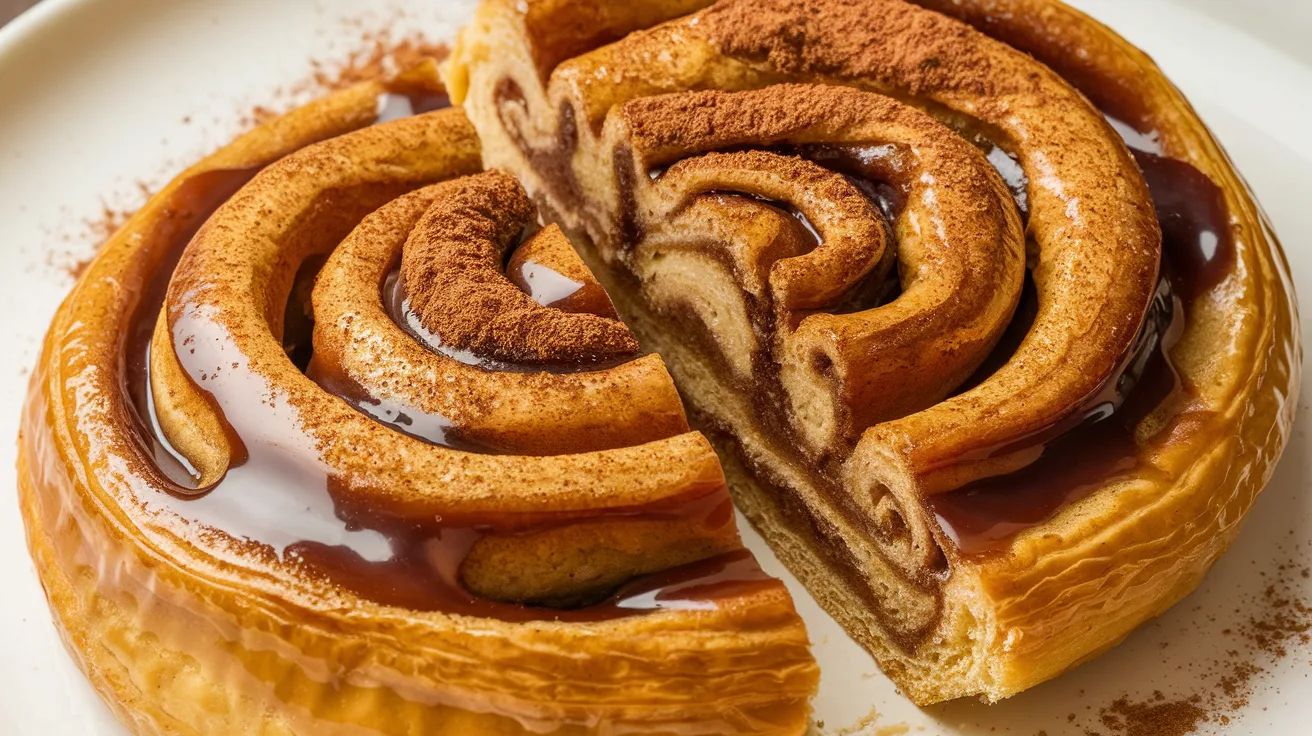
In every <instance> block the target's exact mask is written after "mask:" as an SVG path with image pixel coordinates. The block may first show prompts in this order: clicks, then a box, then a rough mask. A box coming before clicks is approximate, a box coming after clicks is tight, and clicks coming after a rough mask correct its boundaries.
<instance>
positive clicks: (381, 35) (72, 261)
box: [46, 20, 450, 280]
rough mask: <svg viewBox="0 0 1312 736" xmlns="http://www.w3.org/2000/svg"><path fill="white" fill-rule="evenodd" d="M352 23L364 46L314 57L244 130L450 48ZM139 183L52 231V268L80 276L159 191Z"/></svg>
mask: <svg viewBox="0 0 1312 736" xmlns="http://www.w3.org/2000/svg"><path fill="white" fill-rule="evenodd" d="M348 25H349V26H351V28H352V30H353V31H354V32H355V33H356V34H357V35H358V38H359V41H360V46H359V48H357V49H356V50H354V51H352V52H350V53H348V54H347V56H346V57H345V58H344V59H336V60H330V59H311V60H310V61H309V66H310V72H309V74H308V75H307V76H306V77H305V78H304V79H301V80H299V81H296V82H293V83H291V84H288V85H285V86H283V87H280V88H278V89H277V90H275V92H274V95H273V97H274V100H272V101H269V102H265V103H262V104H259V105H255V106H254V107H252V108H251V109H250V110H248V111H247V112H245V113H244V114H243V115H242V116H241V118H240V121H239V127H240V129H241V130H242V131H245V130H249V129H251V128H254V127H256V126H258V125H260V124H262V123H264V122H267V121H268V120H270V119H272V118H275V117H277V116H279V115H282V114H283V113H285V112H287V111H288V110H290V109H291V108H293V107H296V106H297V105H298V104H299V103H300V101H302V100H303V98H305V97H306V96H318V95H322V94H325V93H328V92H333V91H337V90H340V89H345V88H346V87H350V86H352V85H354V84H358V83H360V82H364V81H368V80H370V79H377V78H380V77H386V76H389V75H393V74H396V73H398V72H400V71H404V70H405V69H408V68H410V67H413V66H415V65H417V64H419V63H420V62H422V61H424V60H425V59H429V58H432V59H437V60H438V61H441V60H444V59H446V57H447V55H448V54H449V53H450V52H449V49H448V47H447V45H446V44H445V43H435V42H432V41H429V40H427V39H425V38H423V37H422V36H418V35H412V36H406V37H402V38H397V37H395V36H394V35H393V33H392V32H391V31H389V30H371V29H369V28H367V27H366V26H365V25H364V23H363V21H358V20H357V21H348ZM182 122H183V124H191V123H192V116H190V115H189V116H186V117H184V118H183V119H182ZM136 188H137V189H138V190H139V191H138V193H137V194H138V195H139V196H134V197H133V199H134V200H135V201H136V204H135V205H133V206H129V207H114V206H110V205H109V204H102V206H101V211H100V212H99V213H97V214H96V215H95V216H93V217H89V218H87V219H85V220H83V221H82V222H81V223H80V228H79V229H80V232H63V233H59V232H54V233H52V235H53V236H55V237H57V238H60V239H61V240H63V241H64V242H66V243H68V245H69V247H68V248H66V249H52V250H51V251H50V252H49V254H48V255H47V257H46V263H47V265H48V266H49V267H50V268H51V269H52V270H56V271H61V272H63V273H65V274H67V275H68V277H69V278H70V279H72V280H76V279H78V278H80V277H81V276H82V274H83V273H85V272H86V269H87V267H88V266H90V265H91V262H92V261H93V260H94V259H95V257H96V254H97V253H98V252H99V251H100V247H101V246H102V245H104V243H105V242H106V241H108V240H109V238H110V237H112V236H113V235H114V233H116V232H118V230H119V229H120V228H121V227H123V225H124V224H125V223H127V221H128V219H129V218H131V217H132V215H133V214H135V212H136V210H137V208H138V207H140V205H141V204H144V203H145V202H146V200H148V199H149V198H150V196H151V195H152V194H153V191H152V189H153V187H152V186H151V185H148V184H146V183H144V182H138V183H137V184H136ZM81 243H87V244H90V245H92V246H93V247H92V248H91V249H90V250H89V252H88V251H86V250H84V249H83V248H81V247H78V245H79V244H81Z"/></svg>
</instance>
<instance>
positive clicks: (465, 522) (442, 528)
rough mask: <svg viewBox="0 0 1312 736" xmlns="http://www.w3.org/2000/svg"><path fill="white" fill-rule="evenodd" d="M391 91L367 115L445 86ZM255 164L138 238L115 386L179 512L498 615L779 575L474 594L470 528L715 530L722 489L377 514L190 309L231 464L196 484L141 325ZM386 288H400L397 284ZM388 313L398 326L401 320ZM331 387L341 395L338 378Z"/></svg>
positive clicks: (738, 571)
mask: <svg viewBox="0 0 1312 736" xmlns="http://www.w3.org/2000/svg"><path fill="white" fill-rule="evenodd" d="M399 100H404V103H405V104H402V103H401V102H400V101H398V96H396V95H385V96H384V97H383V98H380V102H379V110H380V120H381V119H384V118H387V116H388V115H399V114H403V113H406V112H411V113H418V112H422V111H426V110H428V109H430V108H431V107H432V106H433V105H439V106H444V98H442V99H438V98H435V97H431V96H426V97H424V98H423V99H415V98H410V97H403V96H402V97H399ZM389 111H390V112H389ZM387 119H390V118H387ZM256 173H258V170H256V169H251V170H235V171H212V172H206V173H203V174H199V175H197V176H195V177H193V178H192V179H190V180H188V181H186V182H185V183H184V184H183V185H182V187H181V188H180V189H179V190H178V193H177V195H176V196H175V200H176V201H175V202H174V203H173V204H172V205H171V206H170V208H169V210H170V212H171V213H173V214H172V215H171V216H170V217H169V218H167V219H166V220H165V221H164V224H163V225H162V226H160V227H159V228H157V230H156V231H155V232H153V233H151V234H150V235H149V236H148V237H149V238H150V239H151V240H153V241H154V243H152V244H148V245H149V247H152V248H154V247H158V248H160V249H161V251H162V252H164V253H165V254H166V255H165V256H164V257H163V258H162V259H161V262H160V266H159V268H158V269H157V271H156V272H155V276H154V278H153V279H152V280H151V282H150V283H149V284H147V285H146V287H145V288H144V290H143V297H142V300H141V302H140V304H139V305H138V308H137V311H136V313H135V314H134V316H133V319H132V321H131V324H130V328H129V334H128V336H127V339H126V341H125V356H124V363H125V372H124V382H125V386H124V389H125V392H126V395H127V399H128V403H129V405H130V406H131V407H132V408H133V409H134V410H135V411H134V414H135V415H136V419H137V420H138V421H137V425H138V426H137V429H138V432H139V439H140V445H141V448H142V453H143V455H144V456H145V458H146V459H148V460H151V461H153V462H154V465H155V467H157V468H158V470H159V471H160V474H161V476H163V477H162V478H161V479H160V480H161V485H163V486H164V487H166V488H169V489H170V490H171V493H170V494H169V495H168V496H165V497H163V498H162V502H163V504H164V505H165V506H167V507H168V508H169V509H170V510H172V511H173V512H174V513H176V514H177V515H178V516H179V517H180V518H182V519H184V520H186V521H188V522H192V523H195V524H199V525H202V527H204V528H206V529H209V530H213V531H215V532H220V533H223V534H225V535H226V536H228V537H230V538H231V539H232V540H233V541H235V542H236V543H238V544H239V545H240V546H242V547H244V548H246V549H247V551H248V553H250V554H253V555H266V556H268V555H271V556H273V557H274V558H276V559H277V560H279V561H281V562H282V563H283V564H286V565H290V566H292V567H293V568H295V569H298V570H300V571H301V572H302V573H304V574H305V575H308V576H312V577H316V578H320V579H325V580H327V581H328V582H330V583H331V584H333V585H335V586H337V587H339V588H340V589H343V590H346V591H350V592H351V593H354V594H356V595H359V596H360V597H362V598H364V599H367V600H371V601H374V602H376V603H379V604H383V605H395V606H403V607H407V608H410V609H413V610H420V611H441V612H445V613H453V614H464V615H471V616H480V617H488V618H497V619H501V620H507V621H576V622H587V621H604V620H611V619H616V618H622V617H626V616H632V615H638V614H641V613H644V612H650V611H656V610H669V609H675V610H703V609H708V608H710V609H713V608H715V607H716V606H717V603H716V602H717V601H719V600H723V599H726V598H729V597H733V596H738V595H742V594H746V593H750V592H754V591H760V590H764V589H768V588H771V587H776V586H778V585H780V583H779V582H778V581H777V580H774V579H772V578H770V577H768V576H767V575H765V573H764V572H762V571H761V569H760V567H759V566H758V565H757V564H756V562H755V560H754V559H753V558H752V556H751V554H750V553H749V552H747V551H746V550H738V551H735V552H730V553H726V554H723V555H720V556H717V557H713V558H710V559H706V560H702V561H700V562H696V563H693V564H690V565H686V566H682V567H679V568H676V569H673V570H668V571H665V572H662V573H658V574H655V575H648V576H642V577H639V578H637V579H635V580H632V581H630V582H629V583H627V584H625V585H623V586H621V587H620V588H619V589H617V590H615V591H613V592H611V593H609V594H608V595H604V596H603V597H601V600H600V601H599V602H596V601H595V599H594V602H592V603H591V604H590V605H586V606H582V607H578V608H573V609H569V610H562V609H551V608H543V607H535V606H530V605H521V604H517V603H504V602H497V601H491V600H486V599H482V598H479V597H478V596H475V595H473V594H471V593H470V592H468V590H466V588H465V586H464V585H463V584H462V582H461V580H460V567H461V564H462V563H463V561H464V559H465V557H466V556H467V555H468V553H469V551H470V550H471V549H472V548H473V546H474V545H475V544H476V543H477V542H478V541H479V540H481V539H484V538H487V537H492V536H497V537H513V536H516V535H525V534H532V533H535V532H541V531H545V530H550V529H558V528H561V527H565V526H569V525H574V524H583V523H589V522H597V521H608V520H624V521H686V520H694V521H696V522H698V523H700V524H704V525H705V526H706V528H708V529H718V528H722V527H723V526H724V525H726V524H729V523H732V521H733V506H732V502H731V501H730V499H729V496H728V492H727V490H726V489H724V488H722V487H721V488H719V489H715V490H713V491H712V492H710V493H698V494H695V497H690V498H686V499H671V500H669V501H666V502H662V503H661V504H657V505H653V506H647V507H641V508H619V509H608V510H605V511H593V512H586V513H566V514H542V515H532V516H529V515H515V516H504V517H489V518H458V519H431V520H424V521H419V522H415V521H409V522H402V521H398V520H395V519H383V518H379V517H378V516H377V515H374V514H371V513H370V510H369V509H367V508H355V507H353V505H352V504H351V502H350V499H349V494H348V493H345V492H344V491H345V489H346V488H347V486H349V485H350V479H349V478H338V477H334V476H333V475H332V474H330V473H329V472H328V470H327V468H326V467H325V466H324V464H323V463H322V461H321V460H320V459H319V456H318V450H317V447H316V440H315V439H314V438H313V437H312V436H311V435H310V434H308V433H307V432H306V431H305V429H304V428H302V426H301V424H300V423H301V419H300V417H299V416H297V415H296V413H295V411H294V410H291V409H290V407H288V406H287V405H286V404H285V403H284V402H281V401H280V397H279V394H278V390H277V389H276V387H271V386H268V385H264V384H263V379H260V378H259V377H258V376H256V375H255V374H254V373H252V372H250V371H249V370H248V369H246V365H247V359H246V358H245V356H242V355H240V354H237V353H236V349H235V346H234V345H233V344H232V343H231V342H230V341H227V340H226V339H225V338H224V335H226V333H225V332H224V331H223V330H221V329H219V328H218V327H217V325H215V324H213V323H212V322H209V321H207V320H206V319H205V317H204V316H203V315H194V314H191V315H187V316H185V317H184V318H183V319H181V320H179V323H178V324H177V325H175V334H178V333H179V332H183V333H186V334H189V335H190V336H191V340H189V341H182V342H179V343H177V345H178V348H177V349H178V350H187V351H188V354H186V355H182V354H180V355H179V358H180V359H181V360H182V361H183V364H184V366H186V367H188V368H193V367H194V366H197V365H210V364H213V365H215V366H216V368H217V369H216V370H214V371H213V372H204V373H199V374H196V375H195V376H194V377H195V380H197V385H198V387H199V388H201V389H202V390H204V391H206V392H208V393H209V394H210V396H211V398H212V399H213V400H214V401H215V403H216V406H217V408H218V409H219V410H220V411H221V413H222V415H223V417H224V420H225V423H226V424H227V425H228V428H229V430H230V431H231V436H230V440H231V443H232V446H233V448H234V452H233V460H232V466H231V468H230V469H229V471H228V472H227V473H226V475H225V476H224V478H223V479H222V480H221V481H219V482H218V483H216V484H214V485H213V486H211V487H206V488H199V487H197V486H196V481H195V473H194V470H192V469H191V468H190V466H189V465H188V463H187V461H186V460H185V458H183V457H182V456H181V455H180V454H178V453H177V452H175V451H174V450H173V449H172V448H171V446H170V445H169V443H168V442H167V440H166V439H165V438H164V435H163V433H162V431H161V430H160V428H159V426H158V423H157V422H156V421H155V419H154V417H155V408H154V402H153V395H152V392H151V388H150V370H149V366H150V355H149V352H150V347H151V336H152V333H153V330H154V328H155V323H156V320H157V319H158V316H159V314H160V310H161V309H162V308H163V306H164V303H165V300H166V297H167V292H168V286H169V282H170V280H171V277H172V272H173V270H174V268H175V267H176V265H177V263H178V261H179V259H180V258H181V256H182V253H183V251H184V250H185V248H186V247H187V245H188V244H189V243H190V242H191V240H192V238H193V237H194V235H195V234H196V232H197V231H198V230H199V229H200V228H201V226H202V225H203V224H204V223H205V221H206V220H207V219H208V218H209V217H210V216H211V215H212V214H213V213H214V212H215V211H217V210H218V209H219V208H220V207H221V206H222V205H223V204H224V203H225V202H227V201H228V199H230V198H231V197H232V196H233V195H234V194H235V193H236V192H237V190H238V189H240V188H241V186H243V185H244V184H245V183H246V182H248V181H250V179H251V178H252V177H253V176H254V175H255V174H256ZM397 281H399V279H397ZM380 288H387V285H386V284H385V285H381V287H380ZM392 292H393V295H392V297H391V298H387V299H385V301H388V302H393V303H396V302H397V299H396V297H397V296H398V295H399V293H398V292H397V290H396V289H395V287H394V286H393V287H392ZM399 296H401V298H402V301H403V295H399ZM394 314H395V312H394ZM401 325H402V327H407V325H406V324H405V322H404V321H402V322H401ZM300 331H302V332H303V331H304V328H302V329H301V330H300ZM412 334H413V333H412ZM289 359H290V358H289ZM482 367H484V368H488V369H495V367H489V366H486V365H484V366H482ZM189 372H191V371H189ZM224 384H226V386H225V385H224ZM342 388H343V389H344V390H343V394H344V395H345V396H347V400H348V401H349V400H350V399H349V395H350V390H349V387H342ZM352 403H358V402H352ZM392 409H393V412H394V416H393V417H392V420H391V421H388V419H387V417H386V415H385V410H384V411H380V412H378V413H374V412H369V413H370V414H371V416H374V418H376V419H378V420H379V421H380V422H382V423H385V424H390V425H391V426H393V427H395V428H397V429H399V430H401V431H403V432H405V433H406V434H410V435H411V436H415V437H419V438H421V439H424V440H426V441H429V442H432V443H434V444H440V445H446V446H450V447H458V448H459V449H464V450H469V449H473V448H469V447H467V446H464V445H462V444H461V443H459V442H458V441H453V440H451V439H449V438H448V437H447V436H446V434H445V433H444V432H432V431H416V427H417V425H418V423H417V422H416V421H415V418H414V417H409V425H408V426H407V422H406V418H405V417H404V414H403V412H402V411H401V408H400V407H392ZM427 419H430V420H432V424H433V425H434V426H437V425H439V424H440V422H441V418H440V417H437V418H427ZM165 479H167V480H165Z"/></svg>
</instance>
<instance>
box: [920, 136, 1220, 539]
mask: <svg viewBox="0 0 1312 736" xmlns="http://www.w3.org/2000/svg"><path fill="white" fill-rule="evenodd" d="M1112 122H1113V126H1114V127H1115V128H1116V129H1117V130H1118V131H1120V132H1121V133H1122V137H1123V138H1124V139H1125V141H1126V143H1127V145H1128V146H1130V148H1131V151H1132V153H1133V154H1134V156H1135V158H1136V160H1137V161H1138V162H1139V167H1140V168H1141V169H1142V170H1143V174H1144V178H1145V180H1146V181H1147V182H1148V187H1149V189H1150V190H1151V192H1152V197H1153V203H1154V205H1155V206H1156V208H1157V217H1158V220H1159V222H1160V223H1161V229H1162V280H1161V283H1160V284H1159V286H1158V290H1157V294H1156V296H1155V298H1154V300H1153V303H1152V305H1151V307H1150V308H1149V310H1148V315H1147V318H1146V319H1145V322H1144V326H1143V328H1142V331H1141V333H1140V336H1139V338H1138V340H1137V341H1136V344H1135V347H1134V349H1133V350H1132V351H1131V354H1130V355H1129V356H1127V358H1126V359H1125V360H1123V361H1122V363H1121V369H1120V371H1118V372H1117V373H1116V374H1114V375H1112V376H1111V377H1110V378H1109V379H1108V380H1107V382H1106V383H1105V384H1104V386H1103V389H1102V390H1101V391H1099V392H1098V393H1097V394H1096V395H1095V396H1094V397H1093V398H1092V399H1091V400H1090V401H1088V402H1087V403H1086V404H1085V405H1084V406H1082V407H1080V408H1079V409H1078V410H1077V411H1076V412H1075V413H1074V414H1073V415H1072V418H1071V419H1070V420H1068V421H1067V422H1064V423H1062V424H1059V425H1057V426H1055V427H1052V428H1049V429H1048V430H1045V431H1044V432H1042V433H1040V434H1038V435H1036V436H1034V437H1031V438H1028V439H1027V440H1025V441H1023V442H1022V443H1020V444H1018V445H1015V446H1009V447H1005V448H997V450H996V453H997V454H1010V453H1013V452H1017V451H1018V450H1021V449H1025V448H1024V447H1022V446H1021V445H1024V446H1029V447H1032V448H1034V449H1035V450H1037V452H1038V453H1039V454H1038V459H1037V460H1036V461H1034V462H1033V463H1032V464H1030V465H1028V466H1026V467H1025V468H1023V469H1021V470H1019V471H1017V472H1014V473H1011V474H1008V475H1003V476H998V477H993V478H986V479H983V480H979V481H976V482H974V483H971V484H969V485H967V486H965V487H963V488H961V489H959V490H956V491H954V492H951V493H947V494H942V495H937V496H932V497H930V498H928V499H926V503H927V505H928V507H929V509H930V510H931V511H932V512H933V513H934V514H936V516H937V517H938V521H939V523H940V525H941V526H942V528H943V530H944V532H946V533H947V534H948V535H949V536H950V537H951V538H952V539H953V541H954V542H955V543H956V545H957V547H958V549H959V550H960V551H961V552H962V553H963V554H965V555H967V556H981V555H988V554H990V553H994V552H997V551H999V550H1001V549H1003V548H1004V546H1005V543H1006V542H1007V540H1009V539H1010V538H1012V537H1013V536H1015V535H1016V534H1018V533H1020V532H1021V531H1024V530H1025V529H1029V528H1031V527H1034V526H1036V525H1038V524H1042V523H1043V522H1045V521H1047V520H1049V519H1051V518H1052V517H1053V516H1054V515H1055V514H1056V513H1057V512H1058V511H1060V510H1061V509H1063V508H1065V507H1066V506H1068V505H1070V504H1073V503H1076V502H1078V501H1079V500H1081V499H1083V498H1085V497H1087V496H1088V495H1089V494H1091V493H1093V492H1094V491H1097V490H1098V489H1100V488H1103V487H1105V486H1107V485H1108V484H1110V483H1113V482H1116V481H1118V480H1128V479H1129V478H1131V477H1132V476H1134V475H1139V474H1143V473H1145V472H1147V473H1151V472H1152V471H1151V469H1150V468H1149V467H1148V463H1147V460H1146V458H1147V456H1148V454H1149V453H1150V452H1151V449H1152V445H1153V438H1147V440H1146V441H1145V440H1144V439H1143V438H1137V437H1136V431H1137V430H1138V427H1139V426H1140V423H1141V422H1142V421H1143V420H1144V419H1145V418H1147V417H1148V416H1149V415H1150V414H1152V413H1153V412H1154V410H1156V409H1157V408H1158V407H1160V406H1162V405H1163V404H1164V403H1165V402H1167V401H1173V400H1180V401H1183V400H1185V399H1187V398H1188V394H1189V387H1188V386H1186V385H1184V384H1183V383H1182V381H1181V380H1180V376H1179V373H1178V371H1177V370H1176V369H1175V367H1174V365H1173V364H1172V362H1171V351H1172V350H1173V349H1174V347H1175V345H1176V343H1177V342H1178V341H1179V339H1180V336H1181V335H1182V334H1183V332H1184V329H1185V324H1186V321H1187V319H1188V313H1189V307H1190V305H1191V303H1192V302H1193V300H1194V299H1195V298H1197V297H1198V296H1200V295H1202V294H1203V293H1205V292H1206V291H1208V290H1209V289H1211V288H1212V287H1214V286H1216V285H1217V284H1219V283H1220V282H1221V281H1222V280H1223V279H1224V278H1225V276H1226V274H1228V273H1229V272H1230V270H1231V268H1232V266H1233V264H1234V258H1235V247H1234V240H1233V236H1232V234H1231V230H1230V216H1229V212H1228V210H1227V208H1226V205H1225V199H1224V195H1223V193H1222V191H1221V189H1220V188H1219V187H1218V186H1217V185H1216V184H1215V183H1214V182H1212V180H1211V179H1209V178H1208V177H1207V176H1206V175H1205V174H1203V173H1202V172H1200V171H1198V170H1197V169H1196V168H1194V167H1193V166H1191V165H1190V164H1188V163H1185V162H1183V161H1178V160H1175V159H1171V158H1166V157H1164V156H1162V155H1161V151H1160V149H1158V148H1157V147H1156V145H1155V143H1154V141H1155V136H1153V135H1151V134H1150V135H1143V134H1140V133H1138V132H1136V131H1134V130H1133V129H1132V128H1130V127H1129V126H1126V125H1124V124H1122V123H1120V122H1119V121H1112ZM1036 311H1037V304H1035V300H1034V294H1033V290H1032V289H1027V291H1026V296H1025V297H1024V298H1023V299H1022V304H1021V307H1020V308H1019V310H1018V312H1017V315H1018V316H1017V319H1016V320H1014V321H1013V323H1012V326H1011V328H1010V329H1009V331H1008V334H1007V336H1005V337H1004V338H1003V340H1002V343H1001V344H1000V346H999V348H998V351H997V353H996V354H995V356H993V357H992V358H990V360H989V362H988V364H986V366H985V370H987V369H989V368H990V366H992V367H993V368H996V367H997V366H999V365H1001V364H1002V363H1003V362H1005V360H1006V358H1007V357H1009V355H1010V352H1011V351H1014V350H1015V349H1016V347H1017V346H1018V345H1019V344H1020V341H1021V340H1022V339H1023V338H1024V335H1025V333H1026V332H1028V330H1029V324H1028V322H1027V320H1026V319H1025V315H1026V314H1028V315H1029V318H1028V319H1029V321H1032V320H1033V314H1034V313H1035V312H1036ZM1189 421H1190V414H1189V413H1188V412H1184V413H1181V414H1179V415H1177V416H1176V417H1174V418H1173V419H1172V420H1171V421H1170V422H1169V423H1168V424H1167V426H1166V427H1164V428H1163V429H1161V431H1160V432H1159V433H1158V436H1159V437H1162V436H1169V435H1170V434H1171V433H1172V432H1174V431H1175V430H1177V429H1179V428H1182V426H1183V425H1185V424H1186V423H1188V422H1189Z"/></svg>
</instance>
